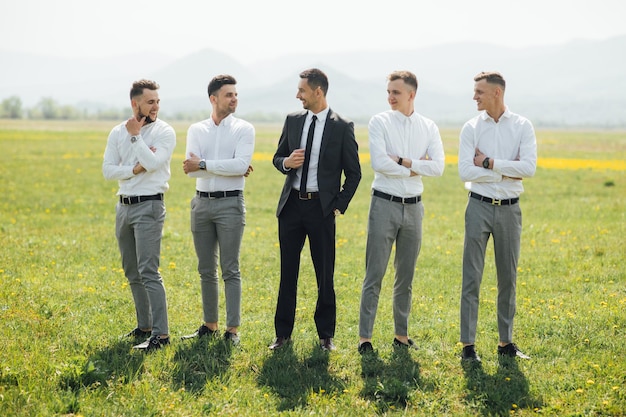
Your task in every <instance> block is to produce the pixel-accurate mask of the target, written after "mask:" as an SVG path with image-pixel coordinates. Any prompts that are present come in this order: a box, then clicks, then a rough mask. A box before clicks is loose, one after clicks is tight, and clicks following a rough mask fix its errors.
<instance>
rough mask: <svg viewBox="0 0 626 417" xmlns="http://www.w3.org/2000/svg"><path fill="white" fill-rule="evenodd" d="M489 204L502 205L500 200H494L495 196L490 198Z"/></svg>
mask: <svg viewBox="0 0 626 417" xmlns="http://www.w3.org/2000/svg"><path fill="white" fill-rule="evenodd" d="M491 205H492V206H501V205H502V200H496V199H495V198H494V199H492V200H491Z"/></svg>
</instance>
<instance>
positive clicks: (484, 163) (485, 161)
mask: <svg viewBox="0 0 626 417" xmlns="http://www.w3.org/2000/svg"><path fill="white" fill-rule="evenodd" d="M483 168H485V169H489V157H486V158H485V159H483Z"/></svg>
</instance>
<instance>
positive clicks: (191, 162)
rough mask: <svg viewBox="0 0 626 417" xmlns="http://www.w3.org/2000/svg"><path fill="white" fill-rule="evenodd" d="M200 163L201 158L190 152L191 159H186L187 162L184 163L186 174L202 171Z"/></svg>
mask: <svg viewBox="0 0 626 417" xmlns="http://www.w3.org/2000/svg"><path fill="white" fill-rule="evenodd" d="M199 163H200V157H199V156H197V155H196V154H195V153H193V152H190V153H189V158H187V159H185V161H184V162H183V171H185V174H189V173H190V172H194V171H197V170H199V169H200V168H199V166H198V164H199Z"/></svg>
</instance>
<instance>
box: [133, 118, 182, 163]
mask: <svg viewBox="0 0 626 417" xmlns="http://www.w3.org/2000/svg"><path fill="white" fill-rule="evenodd" d="M152 134H153V135H155V137H154V140H153V142H152V143H153V145H152V146H153V147H154V148H155V149H156V151H155V152H152V150H151V149H150V147H149V146H148V145H147V144H146V142H144V140H143V138H142V137H141V135H140V136H139V138H138V140H137V142H135V143H134V144H133V145H132V146H133V150H134V151H135V155H136V156H137V160H138V161H139V163H140V164H141V166H143V167H144V168H145V169H146V171H147V172H154V171H156V170H158V169H159V168H161V167H163V165H166V164H169V163H170V160H171V159H172V154H173V153H174V147H175V146H176V133H175V132H174V129H172V128H171V127H170V126H167V127H166V128H164V129H163V130H162V131H160V132H152Z"/></svg>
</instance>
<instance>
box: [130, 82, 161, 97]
mask: <svg viewBox="0 0 626 417" xmlns="http://www.w3.org/2000/svg"><path fill="white" fill-rule="evenodd" d="M145 88H147V89H148V90H158V89H159V88H160V87H159V85H158V84H157V83H156V82H155V81H152V80H146V79H145V78H144V79H141V80H138V81H135V82H134V83H133V86H132V87H131V88H130V99H131V100H132V99H134V98H135V97H137V96H140V95H142V94H143V90H144V89H145Z"/></svg>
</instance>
